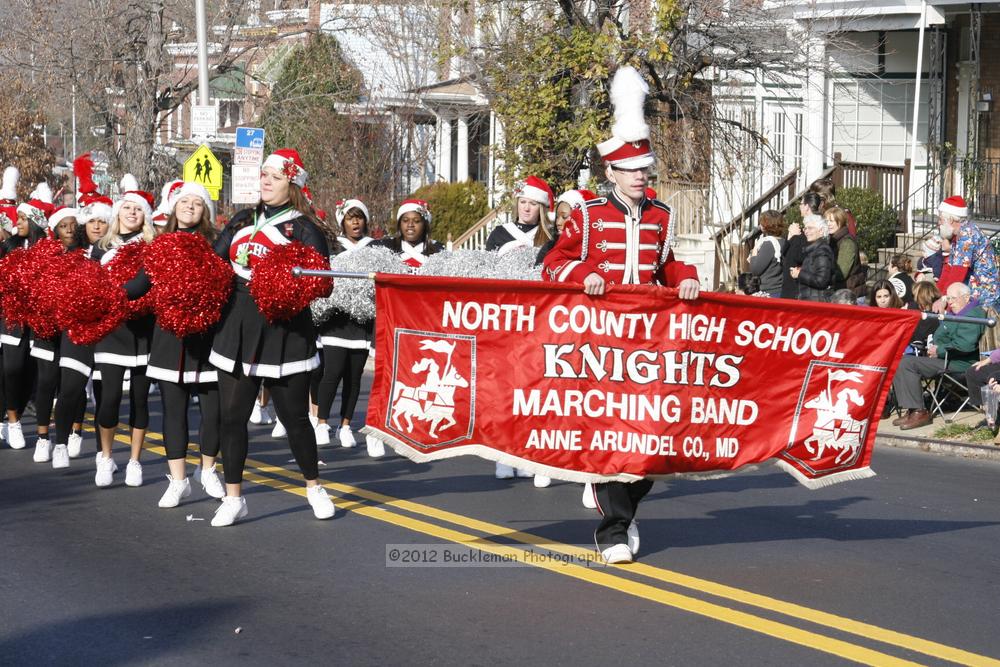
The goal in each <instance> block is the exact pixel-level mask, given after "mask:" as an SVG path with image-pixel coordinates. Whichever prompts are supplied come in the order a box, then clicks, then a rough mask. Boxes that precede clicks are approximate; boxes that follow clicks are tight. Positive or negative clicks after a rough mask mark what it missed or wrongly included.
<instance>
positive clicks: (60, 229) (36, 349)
mask: <svg viewBox="0 0 1000 667" xmlns="http://www.w3.org/2000/svg"><path fill="white" fill-rule="evenodd" d="M77 215H78V214H77V210H76V209H75V208H70V207H66V206H60V207H59V208H57V209H55V211H53V213H52V215H51V216H49V219H48V226H49V234H50V236H51V237H52V238H54V239H56V240H57V241H59V242H60V243H62V246H63V249H64V250H70V249H71V248H72V247H73V245H74V241H75V237H76V227H77ZM61 338H62V334H60V333H57V334H56V335H55V336H53V337H52V338H40V337H39V336H38V335H37V332H36V333H35V334H34V337H33V340H32V341H31V356H32V357H33V358H34V359H35V363H36V365H37V369H38V382H37V385H36V387H35V421H36V423H37V425H38V426H37V432H38V440H37V441H36V442H35V454H34V457H33V459H34V461H35V462H36V463H45V462H47V461H48V460H49V459H50V458H51V456H52V454H53V451H52V442H51V440H50V438H49V426H50V423H49V422H50V421H51V418H52V406H53V403H54V402H55V398H56V390H57V389H58V386H59V347H60V339H61ZM61 453H62V452H61V451H60V455H61Z"/></svg>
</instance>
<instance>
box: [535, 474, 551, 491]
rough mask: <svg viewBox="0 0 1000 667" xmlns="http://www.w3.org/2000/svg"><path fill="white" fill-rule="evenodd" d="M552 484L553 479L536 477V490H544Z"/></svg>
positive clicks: (543, 476)
mask: <svg viewBox="0 0 1000 667" xmlns="http://www.w3.org/2000/svg"><path fill="white" fill-rule="evenodd" d="M551 483H552V478H551V477H546V476H545V475H535V488H536V489H544V488H545V487H547V486H548V485H549V484H551Z"/></svg>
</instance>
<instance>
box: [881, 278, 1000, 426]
mask: <svg viewBox="0 0 1000 667" xmlns="http://www.w3.org/2000/svg"><path fill="white" fill-rule="evenodd" d="M945 299H946V301H947V303H948V309H949V310H950V311H951V312H952V313H953V314H955V315H962V316H966V317H986V312H985V311H984V310H983V308H982V306H980V305H979V304H978V303H977V302H976V301H974V300H973V299H972V293H971V291H970V290H969V286H968V285H965V284H963V283H952V284H951V285H950V286H949V287H948V294H947V296H946V297H945ZM984 328H985V327H984V326H983V325H982V324H967V323H963V322H949V321H944V322H942V323H941V324H940V326H939V327H938V330H937V333H936V334H935V335H934V341H933V342H932V343H931V344H930V345H928V346H927V356H926V357H911V356H904V357H903V358H902V360H901V361H900V362H899V367H898V368H897V369H896V377H895V378H893V380H892V388H893V390H894V391H895V392H896V399H897V400H898V401H899V407H900V408H902V409H903V410H904V411H905V412H904V413H903V415H902V416H901V417H898V418H896V419H894V420H892V424H893V426H898V427H900V429H902V430H904V431H907V430H910V429H914V428H920V427H921V426H927V425H928V424H930V423H931V422H932V421H934V417H933V416H932V415H931V413H930V412H929V411H928V410H927V408H926V406H925V405H924V396H923V387H922V386H921V383H920V381H921V379H926V378H932V377H935V376H937V375H940V374H941V373H943V372H945V371H965V370H967V369H968V368H969V367H970V366H972V364H973V363H974V362H975V361H976V360H977V359H978V358H979V339H980V338H981V337H982V335H983V329H984Z"/></svg>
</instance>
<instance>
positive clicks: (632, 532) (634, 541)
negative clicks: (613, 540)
mask: <svg viewBox="0 0 1000 667" xmlns="http://www.w3.org/2000/svg"><path fill="white" fill-rule="evenodd" d="M626 534H627V535H628V548H629V550H630V551H631V552H632V555H633V556H635V555H636V554H638V553H639V522H638V521H636V520H635V519H632V523H630V524H629V525H628V530H626Z"/></svg>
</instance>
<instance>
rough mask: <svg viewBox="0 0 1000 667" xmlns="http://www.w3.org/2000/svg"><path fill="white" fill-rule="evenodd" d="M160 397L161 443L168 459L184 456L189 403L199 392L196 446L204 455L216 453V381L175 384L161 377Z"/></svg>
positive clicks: (217, 428)
mask: <svg viewBox="0 0 1000 667" xmlns="http://www.w3.org/2000/svg"><path fill="white" fill-rule="evenodd" d="M159 384H160V398H161V399H162V400H163V444H164V446H165V447H166V450H167V459H168V460H170V461H175V460H177V459H183V458H185V457H186V456H187V449H188V405H189V403H190V401H191V396H194V395H197V396H198V408H199V409H200V410H201V423H200V425H199V427H198V434H199V435H198V442H199V443H200V447H199V449H200V450H201V453H202V455H204V456H218V454H219V385H218V384H217V383H215V382H203V383H199V384H177V383H175V382H165V381H163V380H160V383H159Z"/></svg>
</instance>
